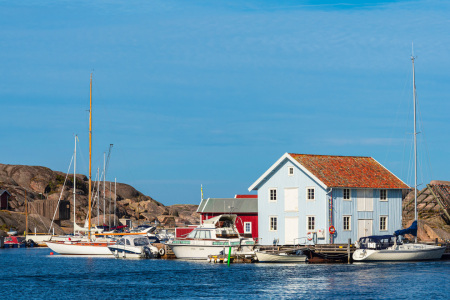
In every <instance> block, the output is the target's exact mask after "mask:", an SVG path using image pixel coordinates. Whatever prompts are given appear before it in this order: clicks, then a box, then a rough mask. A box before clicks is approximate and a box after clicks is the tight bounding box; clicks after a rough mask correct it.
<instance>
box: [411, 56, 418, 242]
mask: <svg viewBox="0 0 450 300" xmlns="http://www.w3.org/2000/svg"><path fill="white" fill-rule="evenodd" d="M414 60H415V57H414V49H413V51H412V55H411V61H412V69H413V98H414V220H416V221H417V127H416V102H417V101H416V75H415V70H414ZM415 242H416V243H417V236H416V237H415Z"/></svg>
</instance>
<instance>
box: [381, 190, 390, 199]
mask: <svg viewBox="0 0 450 300" xmlns="http://www.w3.org/2000/svg"><path fill="white" fill-rule="evenodd" d="M382 191H384V192H385V193H386V195H385V197H386V198H385V199H382V198H381V192H382ZM380 201H381V202H387V201H388V190H386V189H382V190H380Z"/></svg>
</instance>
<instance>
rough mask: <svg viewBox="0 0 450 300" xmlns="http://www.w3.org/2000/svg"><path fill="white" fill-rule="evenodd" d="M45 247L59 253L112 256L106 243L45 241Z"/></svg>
mask: <svg viewBox="0 0 450 300" xmlns="http://www.w3.org/2000/svg"><path fill="white" fill-rule="evenodd" d="M46 244H47V247H49V248H50V249H51V250H53V251H55V252H56V253H59V254H61V255H106V256H112V253H111V251H110V250H109V249H108V246H109V245H110V244H108V243H88V242H82V243H71V242H65V243H58V242H46Z"/></svg>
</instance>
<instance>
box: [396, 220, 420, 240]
mask: <svg viewBox="0 0 450 300" xmlns="http://www.w3.org/2000/svg"><path fill="white" fill-rule="evenodd" d="M405 234H412V235H414V236H417V220H415V221H414V222H413V223H412V224H411V226H410V227H408V228H406V229H400V230H397V231H395V232H394V235H397V236H399V235H405Z"/></svg>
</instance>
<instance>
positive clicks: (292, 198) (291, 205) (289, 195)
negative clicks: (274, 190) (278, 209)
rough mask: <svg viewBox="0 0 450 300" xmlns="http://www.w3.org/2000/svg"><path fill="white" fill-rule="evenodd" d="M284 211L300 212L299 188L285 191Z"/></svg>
mask: <svg viewBox="0 0 450 300" xmlns="http://www.w3.org/2000/svg"><path fill="white" fill-rule="evenodd" d="M284 210H285V211H298V188H287V189H284Z"/></svg>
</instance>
